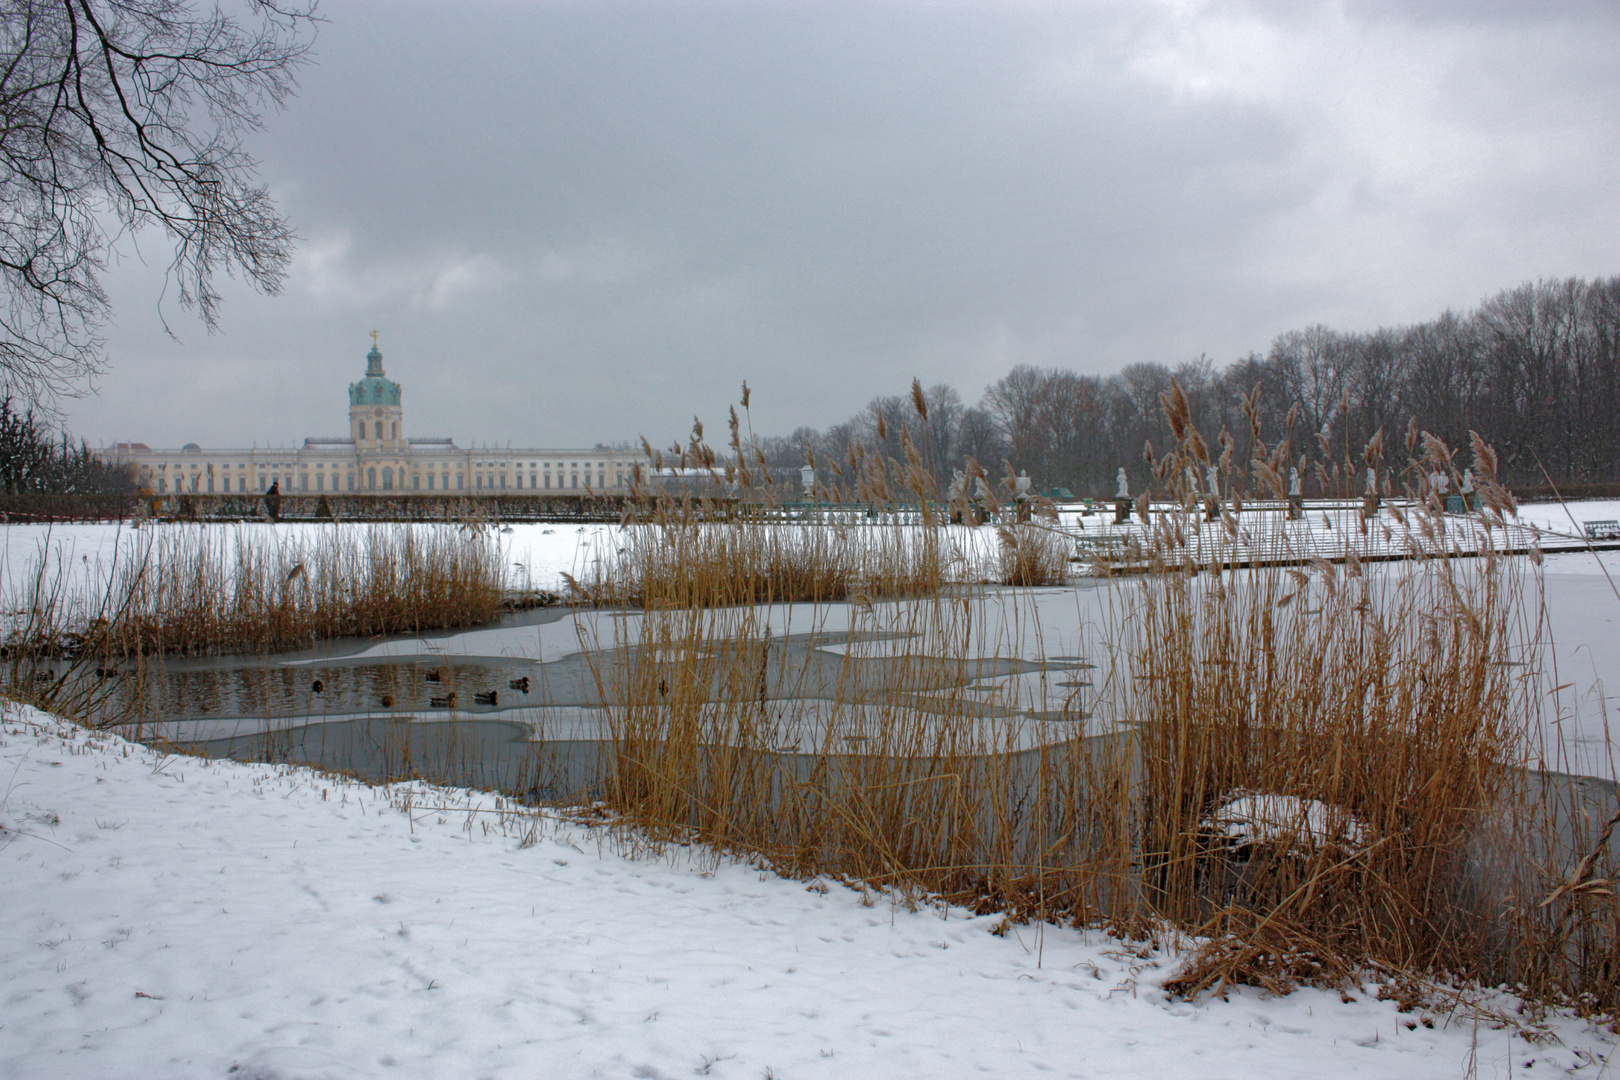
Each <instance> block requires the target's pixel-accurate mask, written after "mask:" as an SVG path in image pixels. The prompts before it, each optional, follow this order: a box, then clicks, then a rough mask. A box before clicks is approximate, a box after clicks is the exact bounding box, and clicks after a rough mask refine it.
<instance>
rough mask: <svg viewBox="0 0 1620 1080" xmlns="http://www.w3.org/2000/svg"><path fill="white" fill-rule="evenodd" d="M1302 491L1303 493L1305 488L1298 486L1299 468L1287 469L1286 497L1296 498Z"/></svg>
mask: <svg viewBox="0 0 1620 1080" xmlns="http://www.w3.org/2000/svg"><path fill="white" fill-rule="evenodd" d="M1304 493H1305V489H1304V488H1302V487H1300V486H1299V470H1298V469H1289V470H1288V497H1289V498H1297V497H1299V496H1300V495H1303V494H1304Z"/></svg>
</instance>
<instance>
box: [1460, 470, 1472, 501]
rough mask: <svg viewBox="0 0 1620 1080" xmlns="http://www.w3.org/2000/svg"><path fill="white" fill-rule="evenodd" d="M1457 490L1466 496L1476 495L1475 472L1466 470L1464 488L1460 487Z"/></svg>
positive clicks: (1463, 480)
mask: <svg viewBox="0 0 1620 1080" xmlns="http://www.w3.org/2000/svg"><path fill="white" fill-rule="evenodd" d="M1457 490H1458V491H1460V492H1462V493H1463V494H1464V495H1472V494H1473V493H1474V470H1473V469H1464V470H1463V477H1462V486H1461V487H1459V488H1458V489H1457Z"/></svg>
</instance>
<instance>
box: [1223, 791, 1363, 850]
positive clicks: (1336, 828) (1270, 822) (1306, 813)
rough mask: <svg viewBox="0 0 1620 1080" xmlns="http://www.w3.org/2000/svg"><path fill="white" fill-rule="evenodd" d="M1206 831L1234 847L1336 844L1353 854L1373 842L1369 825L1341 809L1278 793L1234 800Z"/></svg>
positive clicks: (1259, 794) (1238, 797) (1247, 793)
mask: <svg viewBox="0 0 1620 1080" xmlns="http://www.w3.org/2000/svg"><path fill="white" fill-rule="evenodd" d="M1203 827H1205V828H1208V829H1209V830H1211V831H1212V832H1217V833H1219V834H1221V835H1222V836H1225V837H1227V838H1228V839H1229V840H1231V841H1232V842H1233V844H1234V846H1243V845H1246V844H1281V845H1284V846H1293V845H1302V846H1305V847H1315V846H1319V845H1328V844H1333V845H1339V846H1343V847H1347V848H1349V849H1351V850H1354V849H1358V848H1360V847H1362V846H1363V845H1365V844H1366V843H1368V842H1369V841H1370V840H1371V839H1372V832H1371V830H1369V829H1368V828H1367V826H1366V825H1364V824H1362V822H1360V821H1358V820H1357V819H1356V818H1355V817H1353V816H1351V815H1350V814H1347V813H1346V812H1345V811H1344V810H1342V809H1340V808H1338V807H1335V806H1329V805H1328V804H1327V803H1325V802H1322V801H1320V800H1318V799H1301V798H1299V797H1297V796H1294V795H1279V794H1277V793H1275V792H1245V793H1243V794H1241V795H1237V796H1234V797H1233V798H1230V799H1228V800H1226V801H1225V802H1223V803H1221V805H1219V806H1217V807H1216V808H1215V809H1214V811H1212V812H1211V813H1210V815H1209V817H1208V818H1206V819H1205V821H1204V826H1203Z"/></svg>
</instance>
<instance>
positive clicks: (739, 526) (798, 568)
mask: <svg viewBox="0 0 1620 1080" xmlns="http://www.w3.org/2000/svg"><path fill="white" fill-rule="evenodd" d="M618 542H619V544H620V545H621V546H620V548H619V550H618V552H617V554H616V556H615V557H614V558H613V559H611V560H608V561H606V562H604V563H602V564H599V565H600V568H599V569H598V570H597V571H596V572H595V573H594V574H593V576H592V577H590V578H588V579H586V580H584V581H580V580H576V579H574V578H572V577H570V578H568V579H567V583H568V586H569V592H570V594H571V596H572V598H573V599H575V600H578V601H585V602H590V603H597V604H602V603H610V604H627V605H632V606H635V607H646V608H695V607H724V606H731V605H738V604H747V605H752V604H779V603H799V602H812V603H815V602H822V603H826V602H832V601H841V600H848V599H851V598H853V597H858V596H865V597H870V598H878V597H892V596H918V595H925V594H928V593H932V592H935V591H937V590H938V589H939V588H940V586H941V585H942V584H944V583H945V582H946V581H947V580H949V579H950V578H951V576H952V574H953V570H954V569H956V568H959V567H961V566H963V565H965V560H964V557H963V555H962V554H961V552H960V551H958V550H956V549H955V548H954V547H953V546H952V544H951V543H950V541H949V538H948V537H946V536H945V535H943V533H942V531H941V530H938V529H917V528H914V527H911V526H907V525H898V524H885V523H874V524H870V525H841V524H831V523H821V522H786V523H774V522H759V521H740V522H733V523H729V524H712V523H705V522H702V521H700V520H697V519H696V517H695V516H693V517H686V518H684V519H682V518H676V519H669V518H666V519H665V520H663V521H661V522H658V521H655V522H653V523H649V524H646V525H633V526H629V527H628V528H626V529H625V531H624V532H623V533H622V534H621V536H620V537H619V541H618Z"/></svg>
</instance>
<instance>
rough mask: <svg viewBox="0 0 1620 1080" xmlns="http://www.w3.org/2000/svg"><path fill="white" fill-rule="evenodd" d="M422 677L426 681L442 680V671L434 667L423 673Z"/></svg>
mask: <svg viewBox="0 0 1620 1080" xmlns="http://www.w3.org/2000/svg"><path fill="white" fill-rule="evenodd" d="M422 678H424V679H426V680H427V681H428V682H444V672H442V671H440V670H439V669H438V668H434V669H433V670H432V671H429V672H427V673H426V674H425V675H423V676H422Z"/></svg>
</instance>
